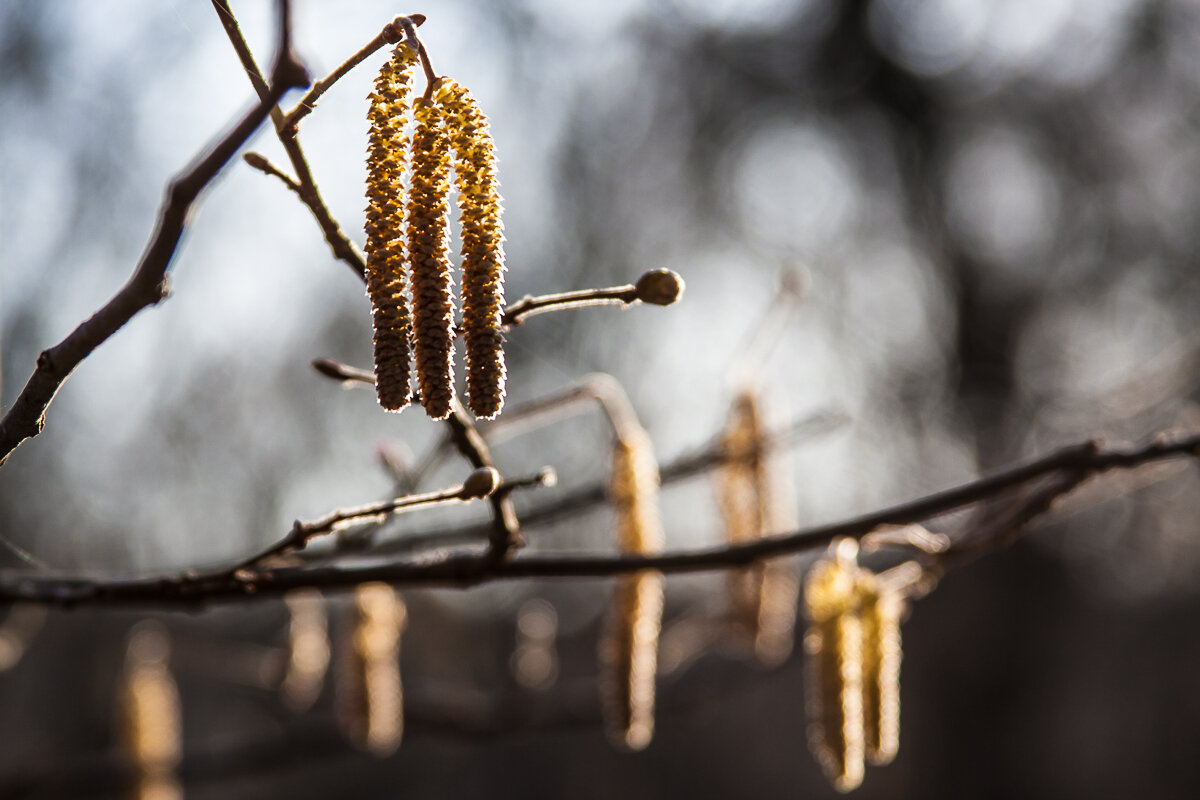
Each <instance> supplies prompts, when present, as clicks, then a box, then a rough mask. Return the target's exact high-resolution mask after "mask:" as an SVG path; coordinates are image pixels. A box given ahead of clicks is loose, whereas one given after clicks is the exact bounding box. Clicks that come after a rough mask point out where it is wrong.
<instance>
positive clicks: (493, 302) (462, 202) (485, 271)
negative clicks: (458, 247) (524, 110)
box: [438, 79, 505, 419]
mask: <svg viewBox="0 0 1200 800" xmlns="http://www.w3.org/2000/svg"><path fill="white" fill-rule="evenodd" d="M438 98H439V100H440V101H441V102H442V103H443V108H444V111H445V117H446V126H447V129H448V131H449V134H450V142H451V146H452V148H453V151H454V181H455V188H456V189H457V190H458V209H459V221H460V223H461V230H462V251H461V252H462V330H463V337H464V339H465V340H466V362H467V402H468V405H469V406H470V408H471V411H472V412H473V413H474V414H475V416H477V417H479V418H481V419H491V418H492V417H495V416H496V415H497V414H499V413H500V409H501V408H502V407H503V406H504V381H505V367H504V349H503V346H504V336H503V334H502V333H501V326H500V320H501V315H502V314H503V312H504V271H505V270H504V223H503V222H502V220H501V213H502V207H501V204H500V201H501V197H500V191H499V188H500V181H499V178H498V177H497V174H496V156H495V153H494V147H493V143H492V134H491V131H490V129H489V126H488V120H487V117H486V116H484V114H483V112H482V111H480V109H479V106H478V104H477V103H476V102H475V99H474V98H473V97H472V96H471V94H470V92H468V91H467V90H466V88H464V87H463V86H461V85H459V84H458V83H455V82H454V81H452V80H449V79H443V80H442V82H441V83H440V85H439V88H438Z"/></svg>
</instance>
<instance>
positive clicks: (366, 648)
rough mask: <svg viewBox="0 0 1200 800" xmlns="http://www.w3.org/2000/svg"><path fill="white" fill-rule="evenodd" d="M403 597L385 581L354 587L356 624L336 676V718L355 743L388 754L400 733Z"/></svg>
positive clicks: (367, 749) (402, 715) (398, 740)
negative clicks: (337, 690) (337, 677)
mask: <svg viewBox="0 0 1200 800" xmlns="http://www.w3.org/2000/svg"><path fill="white" fill-rule="evenodd" d="M407 617H408V615H407V611H406V609H405V606H404V601H403V600H401V599H400V596H399V595H398V594H396V591H395V590H394V589H393V588H392V587H391V586H388V585H387V584H385V583H364V584H362V585H360V586H358V587H357V588H356V589H355V590H354V627H353V630H352V631H351V635H350V643H349V647H347V648H346V649H345V652H344V654H343V655H344V660H343V668H342V671H341V674H340V675H339V681H338V689H339V697H338V719H339V721H340V722H341V725H342V728H343V730H344V731H345V733H346V735H347V737H348V738H349V739H350V741H351V742H353V743H354V744H355V745H356V746H357V747H361V748H362V749H364V750H366V751H368V752H370V753H372V754H373V755H376V756H380V757H382V756H386V755H388V754H390V753H392V752H394V751H395V750H396V748H397V747H399V746H400V739H401V737H402V735H403V733H404V694H403V688H402V685H401V683H400V634H401V633H402V632H403V630H404V627H405V624H406V622H407Z"/></svg>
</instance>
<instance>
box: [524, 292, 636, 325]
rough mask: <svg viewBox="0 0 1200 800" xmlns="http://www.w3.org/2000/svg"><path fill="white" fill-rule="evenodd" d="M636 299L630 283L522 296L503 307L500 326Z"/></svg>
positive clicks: (628, 302)
mask: <svg viewBox="0 0 1200 800" xmlns="http://www.w3.org/2000/svg"><path fill="white" fill-rule="evenodd" d="M637 299H638V297H637V288H636V287H634V285H633V284H626V285H625V286H610V287H608V288H605V289H580V290H579V291H575V292H560V293H558V294H544V295H541V296H538V297H523V298H521V299H520V300H518V301H517V302H515V303H513V304H512V305H510V306H509V307H508V308H506V309H505V310H504V315H503V316H502V317H501V318H500V319H501V322H502V323H503V324H504V325H520V324H521V323H522V322H524V321H525V320H527V319H529V318H530V317H535V316H537V315H538V314H545V313H547V312H550V311H563V310H565V309H568V308H585V307H587V306H604V305H626V306H627V305H630V304H631V303H636V302H637Z"/></svg>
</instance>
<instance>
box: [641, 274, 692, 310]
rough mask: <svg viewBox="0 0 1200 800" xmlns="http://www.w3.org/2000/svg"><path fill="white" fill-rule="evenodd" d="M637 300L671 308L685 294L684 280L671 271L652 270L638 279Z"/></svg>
mask: <svg viewBox="0 0 1200 800" xmlns="http://www.w3.org/2000/svg"><path fill="white" fill-rule="evenodd" d="M636 288H637V299H638V300H641V301H642V302H643V303H652V304H653V305H656V306H669V305H671V304H672V303H674V302H675V301H676V300H678V299H679V298H680V296H681V295H682V294H683V289H684V284H683V278H681V277H680V276H679V273H677V272H672V271H671V270H669V269H652V270H650V271H649V272H647V273H646V274H644V275H642V277H640V278H638V281H637V284H636Z"/></svg>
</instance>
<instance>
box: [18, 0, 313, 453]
mask: <svg viewBox="0 0 1200 800" xmlns="http://www.w3.org/2000/svg"><path fill="white" fill-rule="evenodd" d="M279 16H280V24H279V45H278V52H277V54H276V58H275V66H274V67H273V69H272V73H271V85H270V87H269V88H267V89H266V91H265V93H264V95H263V97H262V98H261V99H260V101H259V102H258V104H256V105H255V106H254V108H252V109H250V110H249V111H248V112H246V113H245V114H244V115H243V116H242V117H241V119H239V120H238V121H237V122H236V123H235V124H234V126H233V128H232V129H231V130H230V131H229V132H228V133H226V134H225V135H224V136H222V137H221V138H220V139H219V140H218V141H217V142H216V143H215V144H214V145H212V147H210V148H209V149H208V151H207V152H205V153H204V154H203V155H202V156H200V157H199V158H198V159H197V160H196V161H195V162H194V163H193V164H192V165H191V166H190V167H188V168H187V169H186V170H185V171H184V172H182V173H180V174H178V175H176V176H175V177H174V178H172V179H171V182H170V183H169V184H168V186H167V189H166V196H165V197H164V198H163V203H162V205H161V206H160V207H159V212H158V221H157V223H156V224H155V229H154V234H153V236H152V237H151V239H150V242H149V243H148V244H147V245H146V249H145V251H144V252H143V253H142V257H141V260H140V261H139V262H138V265H137V267H136V268H135V269H134V271H133V274H132V275H131V276H130V278H129V280H128V281H127V282H126V283H125V285H124V286H122V287H121V289H120V290H119V291H118V292H117V293H116V294H115V295H113V296H112V298H111V299H110V300H109V301H108V302H107V303H106V304H105V305H104V306H103V307H102V308H101V309H100V310H99V311H97V312H96V313H95V314H93V315H92V316H91V317H90V318H89V319H87V320H85V321H84V322H83V323H81V324H80V325H79V327H77V328H76V329H75V330H74V331H72V332H71V333H70V335H68V336H67V338H65V339H63V340H62V341H61V342H59V343H58V344H56V345H55V346H53V347H51V348H50V349H48V350H43V351H42V352H41V354H40V355H39V356H38V359H37V368H36V369H35V370H34V372H33V375H32V376H31V377H30V378H29V382H28V383H26V384H25V388H24V389H22V390H21V394H20V395H19V396H18V397H17V399H16V402H14V403H13V406H12V408H10V409H9V411H8V413H7V414H5V415H4V419H3V420H0V465H2V464H3V463H4V461H5V460H7V458H8V456H9V454H10V453H12V451H13V450H14V449H16V447H17V446H18V445H19V444H20V443H21V442H23V441H25V440H26V439H28V438H30V437H33V436H36V435H37V434H38V433H40V432H41V430H42V426H43V424H44V422H45V414H46V409H47V408H48V407H49V406H50V403H51V402H52V401H53V400H54V396H55V394H57V393H58V389H59V387H60V386H62V384H63V382H64V381H66V379H67V378H68V377H69V376H70V374H71V372H72V371H73V370H74V369H75V368H76V367H77V366H79V364H80V362H82V361H83V360H84V359H85V358H87V357H88V356H89V355H91V353H92V351H94V350H95V349H96V348H97V347H99V346H100V345H101V344H102V343H103V342H104V341H106V340H107V339H108V338H109V337H110V336H112V335H113V334H114V333H116V332H117V331H118V330H119V329H120V328H121V327H122V326H124V325H125V323H126V322H128V321H129V320H130V319H132V318H133V316H134V315H135V314H137V313H138V312H139V311H141V310H142V309H143V308H146V307H148V306H152V305H155V304H156V303H158V302H159V301H161V300H163V299H165V298H166V297H167V294H168V286H167V280H166V273H167V269H168V268H169V267H170V265H171V260H172V259H173V258H174V256H175V250H176V248H177V247H178V246H179V240H180V239H181V238H182V236H183V231H184V228H185V227H186V225H187V218H188V212H189V211H190V210H191V207H192V204H193V203H195V202H196V200H197V199H198V198H199V197H200V193H201V192H202V191H203V190H204V188H205V187H206V186H208V184H209V182H210V181H212V179H213V178H215V177H216V176H217V174H218V173H219V172H220V171H221V169H222V168H223V167H224V166H225V164H227V163H228V162H229V160H230V159H231V158H233V155H234V153H236V152H237V151H238V148H240V147H241V146H242V145H243V144H245V142H246V140H247V139H249V138H250V136H251V135H252V134H253V133H254V132H255V131H256V130H257V129H258V127H259V125H261V124H262V123H263V121H264V120H265V119H266V118H267V115H268V114H269V113H270V111H271V109H272V108H274V107H275V105H276V103H278V102H279V98H281V97H282V96H283V95H284V93H285V92H287V91H288V90H289V89H292V88H296V87H303V86H307V85H308V74H307V72H306V71H305V68H304V65H303V64H302V63H301V62H300V60H299V59H298V58H297V57H296V55H295V53H293V52H292V49H291V29H290V25H289V21H290V6H289V4H288V3H287V2H281V3H280V15H279Z"/></svg>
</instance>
